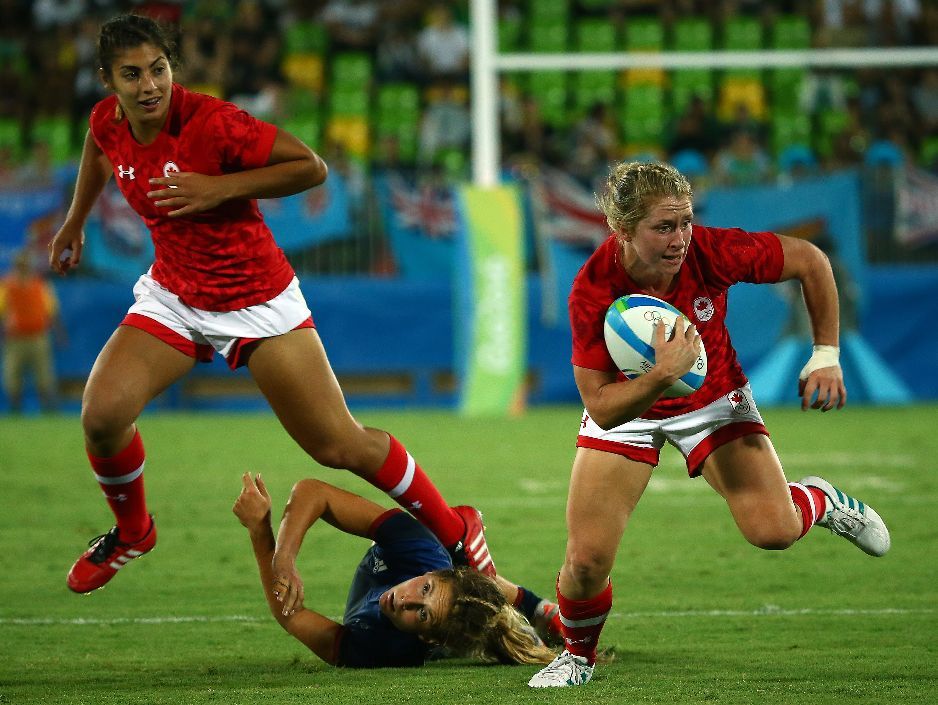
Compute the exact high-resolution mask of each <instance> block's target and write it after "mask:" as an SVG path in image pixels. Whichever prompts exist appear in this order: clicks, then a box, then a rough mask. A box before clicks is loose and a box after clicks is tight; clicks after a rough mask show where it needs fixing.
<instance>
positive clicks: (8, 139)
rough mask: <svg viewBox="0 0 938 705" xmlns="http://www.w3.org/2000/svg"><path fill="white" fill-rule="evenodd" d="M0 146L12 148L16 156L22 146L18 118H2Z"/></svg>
mask: <svg viewBox="0 0 938 705" xmlns="http://www.w3.org/2000/svg"><path fill="white" fill-rule="evenodd" d="M0 148H3V149H8V150H10V152H11V154H12V156H13V157H14V158H15V157H17V156H18V155H19V152H20V149H21V148H22V134H21V132H20V122H19V120H17V119H16V118H0Z"/></svg>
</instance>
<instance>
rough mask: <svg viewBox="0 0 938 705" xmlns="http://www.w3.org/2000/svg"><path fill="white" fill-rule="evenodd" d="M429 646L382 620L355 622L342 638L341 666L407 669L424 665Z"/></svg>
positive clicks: (340, 643) (340, 650)
mask: <svg viewBox="0 0 938 705" xmlns="http://www.w3.org/2000/svg"><path fill="white" fill-rule="evenodd" d="M428 651H429V646H428V645H427V644H426V643H425V642H423V641H421V640H420V639H419V638H417V636H416V635H414V634H405V633H404V632H401V631H398V630H397V629H395V628H394V627H393V626H390V624H385V623H383V622H380V621H370V620H369V621H365V620H361V621H354V622H352V623H351V624H347V625H345V627H343V629H342V634H341V636H340V637H339V648H338V660H337V662H336V665H337V666H344V667H346V668H404V667H408V666H422V665H423V664H424V662H425V661H426V660H427V652H428Z"/></svg>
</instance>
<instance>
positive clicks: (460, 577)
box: [428, 566, 557, 664]
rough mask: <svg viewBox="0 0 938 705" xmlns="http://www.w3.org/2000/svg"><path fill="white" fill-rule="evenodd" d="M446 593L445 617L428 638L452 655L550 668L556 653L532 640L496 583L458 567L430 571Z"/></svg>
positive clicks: (535, 638)
mask: <svg viewBox="0 0 938 705" xmlns="http://www.w3.org/2000/svg"><path fill="white" fill-rule="evenodd" d="M434 575H436V576H437V577H438V578H439V579H440V580H443V581H445V582H446V583H448V584H449V585H450V587H451V588H452V593H453V604H452V607H451V608H450V611H449V614H448V615H447V616H446V618H445V619H444V620H442V622H441V624H440V625H439V626H438V627H437V628H436V629H435V630H434V631H433V632H432V633H431V634H429V635H428V636H429V637H430V639H431V640H432V641H433V642H435V643H436V644H438V645H439V646H441V647H443V648H444V649H446V651H448V652H450V653H451V654H452V655H454V656H462V657H472V658H480V659H482V660H484V661H497V662H499V663H520V664H539V663H550V662H551V661H553V660H554V657H555V656H556V655H557V653H556V652H555V651H553V650H551V649H550V648H548V647H547V646H545V645H544V643H543V642H542V641H541V640H540V639H539V638H538V636H537V634H536V633H535V631H534V628H533V627H532V626H531V625H530V624H529V623H528V620H526V619H525V618H524V616H523V615H522V614H521V613H520V612H518V610H516V609H515V608H514V607H512V606H511V604H509V602H508V600H507V599H506V598H505V596H504V595H503V594H502V592H501V590H500V589H499V588H498V585H497V583H496V582H495V581H494V580H493V579H492V578H489V577H486V576H485V575H482V574H481V573H478V572H476V571H475V570H472V569H471V568H467V567H465V566H461V567H458V568H451V569H447V570H439V571H435V572H434Z"/></svg>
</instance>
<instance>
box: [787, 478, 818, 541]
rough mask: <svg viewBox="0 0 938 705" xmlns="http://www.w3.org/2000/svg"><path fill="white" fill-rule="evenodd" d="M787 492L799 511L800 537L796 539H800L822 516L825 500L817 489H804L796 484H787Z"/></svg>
mask: <svg viewBox="0 0 938 705" xmlns="http://www.w3.org/2000/svg"><path fill="white" fill-rule="evenodd" d="M788 491H789V492H791V501H792V502H794V503H795V506H796V507H798V509H800V510H801V536H799V537H798V538H801V537H802V536H804V535H805V534H806V533H808V530H809V529H810V528H811V527H812V526H814V525H815V523H817V520H818V519H820V518H821V517H822V516H824V511H825V509H826V508H827V502H826V498H825V496H824V493H823V492H821V490H819V489H818V488H817V487H805V486H804V485H802V484H800V483H798V482H789V483H788Z"/></svg>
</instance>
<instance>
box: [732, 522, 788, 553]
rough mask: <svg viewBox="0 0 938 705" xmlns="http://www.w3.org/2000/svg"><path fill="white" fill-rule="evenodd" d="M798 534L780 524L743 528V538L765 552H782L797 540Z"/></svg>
mask: <svg viewBox="0 0 938 705" xmlns="http://www.w3.org/2000/svg"><path fill="white" fill-rule="evenodd" d="M799 535H800V532H799V531H798V530H797V529H795V528H793V527H789V526H783V525H780V524H768V523H767V524H759V525H756V526H752V527H748V528H743V536H745V537H746V540H747V541H748V542H749V543H751V544H752V545H753V546H755V547H756V548H761V549H764V550H766V551H784V550H785V549H786V548H789V547H790V546H791V545H792V544H793V543H795V541H797V540H798V537H799Z"/></svg>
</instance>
